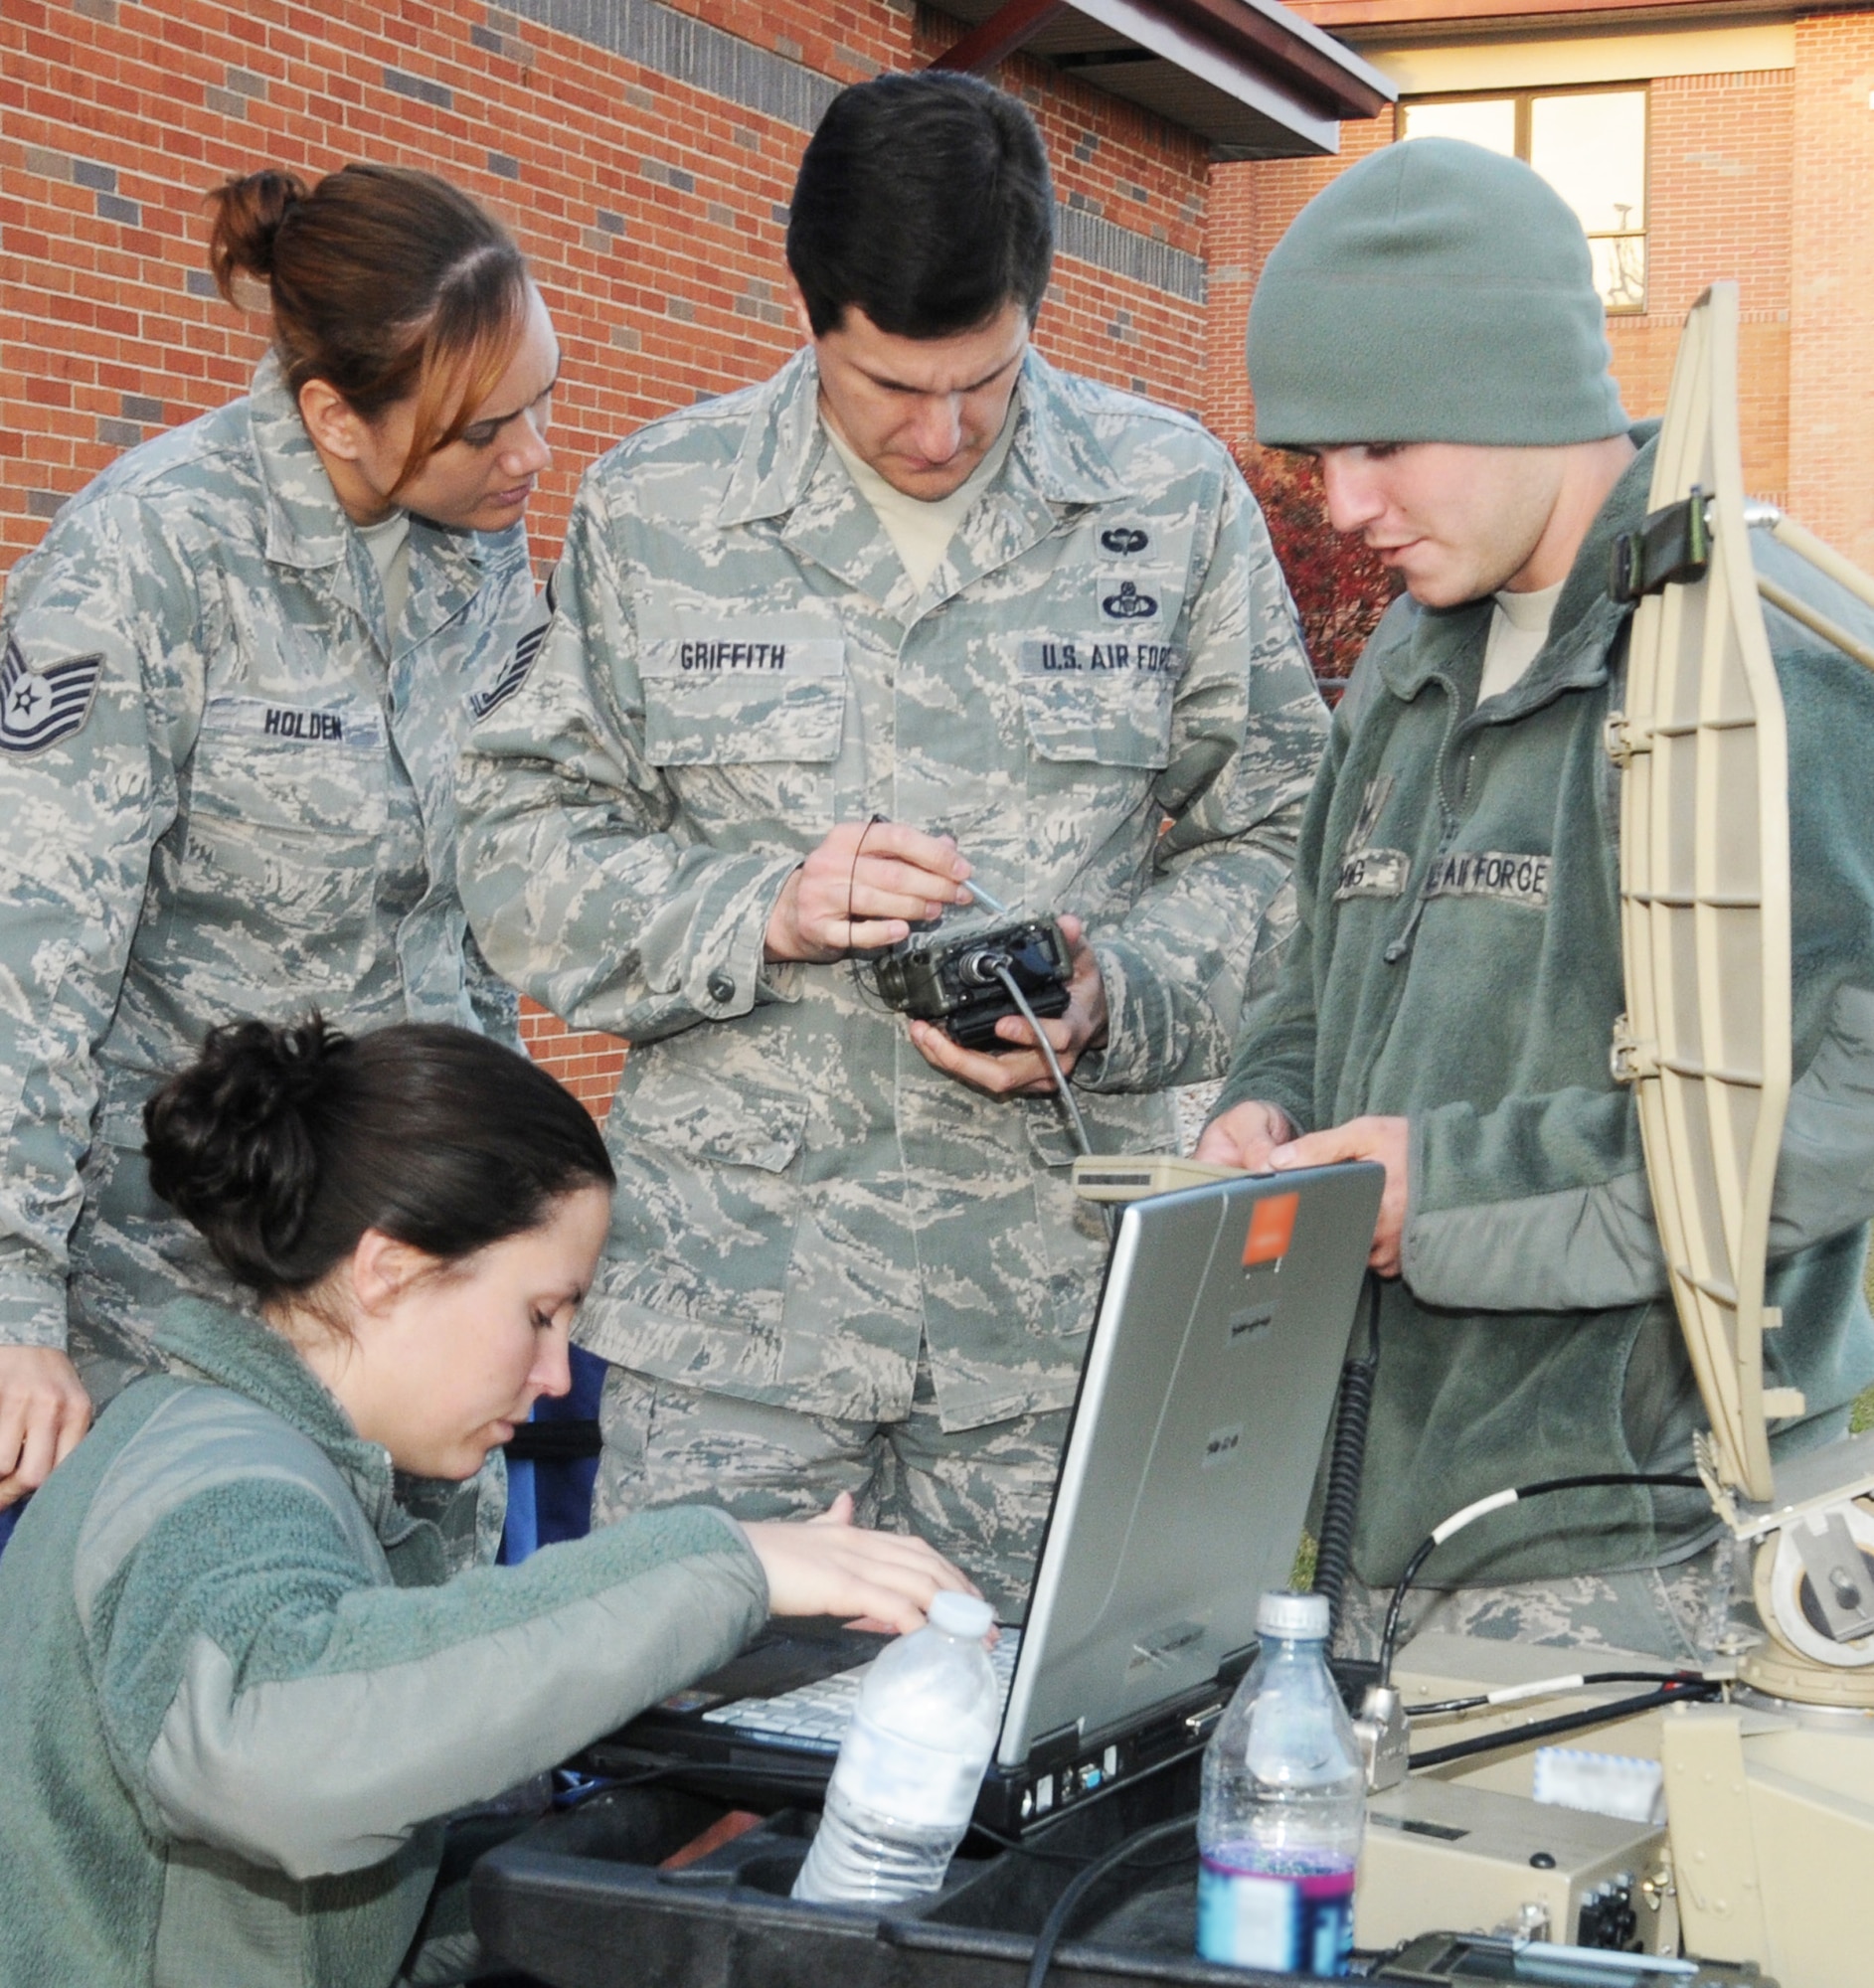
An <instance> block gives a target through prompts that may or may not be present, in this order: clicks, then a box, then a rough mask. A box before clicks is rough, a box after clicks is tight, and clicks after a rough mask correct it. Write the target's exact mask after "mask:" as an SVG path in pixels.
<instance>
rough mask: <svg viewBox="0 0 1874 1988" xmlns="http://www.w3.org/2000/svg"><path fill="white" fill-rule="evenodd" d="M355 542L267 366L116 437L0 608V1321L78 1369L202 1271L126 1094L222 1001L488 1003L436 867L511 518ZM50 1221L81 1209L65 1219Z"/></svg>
mask: <svg viewBox="0 0 1874 1988" xmlns="http://www.w3.org/2000/svg"><path fill="white" fill-rule="evenodd" d="M410 542H411V559H410V589H409V595H408V599H407V602H406V605H405V609H404V613H403V617H402V620H401V622H400V623H399V625H398V626H397V627H396V628H395V629H392V628H390V627H389V626H387V624H386V618H385V607H384V598H383V592H382V589H381V586H380V583H379V578H378V573H377V570H376V568H375V566H374V564H373V561H372V559H371V557H370V555H369V553H368V552H367V550H366V548H365V545H364V542H363V540H362V539H361V537H360V536H359V534H358V533H357V532H356V531H354V530H353V529H352V528H351V526H350V525H349V524H348V522H347V519H346V515H345V513H344V511H343V510H342V509H341V508H340V505H339V502H338V499H337V498H336V496H335V495H334V493H333V489H332V485H331V483H330V482H329V481H328V479H327V476H326V473H325V470H324V468H323V467H322V465H321V463H320V460H319V457H318V455H317V453H316V452H315V450H314V448H313V445H312V442H311V440H310V438H309V437H308V435H307V432H306V429H305V427H304V425H303V423H302V421H301V419H300V415H299V413H298V410H297V409H296V408H295V406H294V403H293V400H292V398H291V396H290V395H289V394H288V393H287V391H286V388H285V385H284V383H283V381H282V379H281V377H280V371H279V367H278V364H277V362H276V361H275V360H274V359H273V358H271V357H269V358H267V359H266V360H264V361H263V362H262V363H261V366H260V368H259V371H258V373H257V374H256V378H255V381H254V387H253V392H252V395H251V396H250V398H248V399H246V400H242V401H237V402H235V403H234V404H233V405H232V406H230V407H227V408H223V409H221V410H220V411H218V412H217V413H215V414H208V415H205V416H204V417H203V418H202V419H200V420H197V421H194V422H191V423H190V424H189V425H188V426H186V427H183V428H180V429H177V430H175V431H174V432H172V433H170V434H167V435H164V436H161V437H159V438H158V439H157V440H155V441H152V442H149V443H147V444H145V445H144V446H143V447H141V448H138V449H136V450H134V451H132V452H131V453H130V454H129V455H127V456H125V457H124V458H123V459H122V460H121V461H119V462H118V463H117V464H116V465H115V466H114V467H113V468H111V469H110V470H108V471H106V473H105V474H104V475H102V476H100V477H99V478H98V479H97V480H96V481H95V482H94V483H92V484H91V485H90V486H89V487H88V488H87V489H86V490H85V491H84V492H83V493H82V494H81V495H80V496H78V497H76V498H75V499H74V500H73V501H72V502H71V503H70V504H68V505H67V506H66V508H65V510H64V511H63V512H61V513H60V515H59V518H58V519H57V521H56V522H55V523H54V525H53V526H52V529H51V531H50V532H49V533H48V535H47V537H46V540H45V543H44V544H43V545H42V546H41V547H40V548H39V549H38V551H36V552H35V553H33V554H32V555H30V556H29V557H28V558H27V559H25V560H23V561H22V562H21V563H20V564H19V566H18V567H17V568H15V570H14V572H13V574H12V577H11V580H10V582H9V584H8V587H7V593H6V600H5V610H4V619H3V620H0V638H3V644H4V653H5V665H4V675H3V676H0V818H3V819H5V820H6V822H7V823H8V824H9V828H8V856H9V870H10V875H9V876H8V879H7V883H6V889H5V892H4V896H0V1345H6V1346H49V1347H62V1346H65V1345H66V1344H67V1343H68V1333H69V1334H70V1346H71V1351H72V1355H73V1358H74V1360H75V1362H76V1363H77V1364H78V1366H79V1368H80V1371H81V1373H82V1375H83V1377H84V1379H85V1384H86V1386H87V1388H88V1389H89V1391H90V1392H91V1394H92V1397H93V1399H94V1400H98V1401H102V1400H104V1399H107V1398H108V1397H109V1396H111V1395H113V1394H114V1393H115V1392H116V1391H117V1389H118V1388H120V1387H121V1386H122V1384H123V1382H124V1381H125V1380H127V1379H128V1378H130V1376H131V1374H132V1373H133V1372H135V1371H136V1370H137V1369H138V1368H139V1367H141V1366H144V1365H146V1364H148V1362H149V1359H150V1355H149V1349H148V1345H147V1341H146V1337H145V1335H146V1332H147V1329H148V1321H149V1320H150V1319H151V1318H152V1316H153V1314H154V1313H155V1311H156V1310H157V1309H159V1308H160V1306H161V1305H162V1304H163V1303H165V1302H167V1301H168V1300H169V1299H171V1298H173V1297H175V1296H177V1295H181V1294H189V1293H196V1294H204V1295H214V1296H217V1297H221V1298H223V1299H226V1298H227V1297H228V1295H229V1286H228V1284H227V1281H226V1279H225V1277H223V1275H222V1273H221V1272H220V1271H219V1270H218V1269H216V1267H215V1266H214V1265H213V1264H212V1262H211V1261H210V1259H209V1257H208V1255H207V1252H206V1250H205V1249H204V1248H203V1247H202V1245H201V1244H200V1243H199V1240H198V1239H196V1238H195V1237H194V1232H193V1231H191V1230H189V1229H188V1228H187V1227H186V1225H185V1224H183V1223H182V1222H181V1221H180V1220H178V1219H177V1218H176V1217H175V1216H174V1215H173V1213H171V1211H169V1210H168V1209H166V1208H164V1207H163V1206H162V1205H161V1204H160V1203H158V1202H156V1201H155V1200H154V1199H153V1197H152V1196H151V1194H150V1192H149V1187H148V1182H147V1177H146V1174H145V1169H144V1165H143V1161H142V1158H141V1150H142V1144H143V1128H142V1117H141V1113H142V1107H143V1101H144V1099H145V1098H146V1097H147V1096H148V1095H149V1093H150V1092H151V1091H152V1090H153V1089H154V1088H155V1087H156V1085H157V1084H158V1083H159V1082H160V1081H161V1080H162V1079H163V1078H164V1077H166V1076H168V1075H169V1074H170V1073H172V1072H173V1071H175V1070H176V1069H178V1068H179V1067H180V1066H181V1065H183V1064H184V1063H186V1062H187V1061H188V1060H189V1058H190V1057H191V1056H193V1055H194V1054H195V1052H196V1050H197V1049H198V1048H199V1046H200V1043H201V1039H202V1037H203V1035H204V1033H205V1032H206V1031H207V1029H208V1028H209V1027H211V1026H212V1025H213V1024H215V1023H218V1022H224V1021H227V1020H229V1019H231V1018H233V1017H236V1016H242V1015H257V1016H262V1017H267V1018H274V1019H283V1018H285V1017H288V1016H290V1015H294V1014H298V1013H301V1012H303V1011H304V1010H305V1009H307V1008H308V1007H311V1006H314V1005H316V1006H318V1007H319V1008H321V1009H322V1010H323V1011H324V1013H325V1014H326V1015H327V1017H328V1018H329V1019H330V1020H331V1021H332V1022H334V1023H335V1024H337V1025H339V1026H340V1027H342V1028H345V1029H347V1030H357V1029H364V1028H370V1027H373V1026H375V1025H379V1024H382V1023H385V1022H390V1021H397V1020H403V1019H406V1018H409V1019H422V1020H427V1021H447V1022H457V1023H462V1024H465V1025H467V1026H471V1027H474V1026H480V1027H483V1028H486V1029H490V1030H493V1031H496V1032H500V1033H505V1034H508V1035H510V1036H511V1035H512V1033H513V996H512V994H511V993H510V992H509V991H508V990H506V989H504V988H503V987H502V986H501V985H500V984H499V983H498V982H497V981H495V979H494V978H493V976H492V975H491V974H489V972H488V971H487V969H486V967H485V966H484V965H483V964H482V962H481V960H480V958H479V956H478V954H477V953H476V951H475V948H474V945H473V942H472V940H471V939H469V937H468V935H467V932H466V927H465V921H464V916H463V911H462V906H461V903H460V900H459V899H458V897H457V895H456V888H455V846H454V845H455V802H454V790H453V769H454V760H455V756H456V754H457V752H458V750H459V749H460V745H461V742H462V741H463V739H464V738H465V736H466V734H467V730H468V727H469V723H470V719H471V707H472V706H473V705H474V704H475V703H476V702H477V701H478V700H483V699H486V698H488V697H490V696H492V695H493V694H494V693H495V690H496V686H497V683H498V680H499V679H500V677H501V675H502V672H503V671H504V670H507V669H509V668H511V667H512V663H513V658H514V655H515V650H516V641H517V638H518V637H519V636H520V635H521V634H522V632H523V630H524V629H525V628H526V627H527V625H528V623H529V621H530V619H531V618H532V617H533V616H534V614H535V611H536V610H535V608H534V604H533V602H534V587H533V580H532V576H531V572H530V569H529V566H528V559H527V544H526V536H525V532H524V530H523V529H522V528H521V527H520V526H518V525H517V526H514V527H513V528H511V529H510V530H508V531H506V532H504V533H502V534H500V535H498V536H496V535H484V534H480V533H472V532H460V531H445V530H442V529H440V528H438V527H435V526H431V525H429V524H427V523H426V522H425V521H424V520H423V519H421V518H415V517H413V518H412V520H411V525H410ZM75 1225H76V1227H75Z"/></svg>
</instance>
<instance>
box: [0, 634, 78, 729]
mask: <svg viewBox="0 0 1874 1988" xmlns="http://www.w3.org/2000/svg"><path fill="white" fill-rule="evenodd" d="M103 669H104V659H103V657H102V656H101V655H98V656H70V657H68V658H67V659H66V660H65V661H64V662H58V663H48V664H47V665H46V666H45V667H44V668H43V669H34V668H33V667H32V666H31V665H30V664H28V662H27V660H26V658H25V657H24V656H23V655H22V654H21V653H20V645H19V644H18V643H17V642H14V641H9V642H8V643H7V651H6V661H5V663H4V665H0V751H6V752H17V753H20V754H21V755H22V756H24V755H25V754H27V753H30V752H43V751H44V750H45V749H46V747H47V746H48V745H57V744H58V743H59V741H60V740H61V739H70V738H71V737H72V735H73V733H75V732H77V731H79V730H80V729H81V728H82V727H83V726H84V724H85V720H86V719H87V718H88V717H89V716H90V715H91V700H92V698H93V697H95V696H96V694H97V679H98V678H99V677H100V676H101V675H102V674H103Z"/></svg>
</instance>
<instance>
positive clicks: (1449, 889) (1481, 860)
mask: <svg viewBox="0 0 1874 1988" xmlns="http://www.w3.org/2000/svg"><path fill="white" fill-rule="evenodd" d="M1549 865H1550V859H1549V858H1548V857H1547V856H1536V855H1529V854H1522V853H1518V852H1515V851H1510V852H1505V851H1503V850H1500V849H1471V850H1457V851H1453V852H1452V853H1451V854H1450V855H1448V856H1441V857H1440V858H1439V859H1438V861H1437V862H1436V863H1434V864H1433V865H1432V870H1431V874H1430V875H1429V876H1428V877H1427V878H1426V880H1425V895H1426V896H1427V897H1428V898H1501V899H1502V900H1503V901H1504V902H1505V903H1506V904H1511V905H1527V906H1529V907H1530V908H1531V909H1532V910H1534V911H1541V910H1543V909H1544V908H1545V907H1546V906H1547V904H1548V902H1549Z"/></svg>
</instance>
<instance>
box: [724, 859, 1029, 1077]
mask: <svg viewBox="0 0 1874 1988" xmlns="http://www.w3.org/2000/svg"><path fill="white" fill-rule="evenodd" d="M968 875H969V865H968V864H967V863H965V862H964V861H963V859H962V858H961V857H960V856H958V855H957V853H956V844H955V842H954V840H953V839H952V838H951V837H949V836H947V835H926V834H924V833H923V832H922V831H921V830H919V829H915V828H907V827H905V825H904V824H903V823H902V822H896V821H846V822H841V823H840V825H839V826H838V827H837V828H836V829H834V831H833V832H832V834H831V835H829V836H828V837H827V838H826V840H825V841H824V842H822V843H821V844H820V846H819V847H818V848H817V849H815V850H814V851H813V853H812V854H811V855H810V856H809V857H808V858H807V860H806V861H805V862H804V863H803V864H801V866H800V868H799V869H798V870H796V871H795V872H794V873H793V875H792V876H790V877H789V878H788V879H787V882H786V884H785V886H784V887H783V888H782V890H781V894H780V897H779V898H778V899H777V900H776V901H775V905H774V909H773V911H771V912H770V913H769V914H768V920H767V939H766V942H765V943H764V945H763V948H762V949H763V953H764V956H765V957H767V958H768V959H802V960H809V961H812V962H813V963H814V964H816V965H824V964H825V962H826V961H827V960H829V959H842V958H844V957H845V955H846V954H847V953H849V952H870V951H873V950H875V949H876V948H878V947H880V946H886V945H896V944H897V943H898V941H899V940H900V939H902V938H904V937H905V936H906V935H907V934H908V933H909V932H910V930H911V927H912V925H913V923H914V922H916V923H923V922H925V921H926V920H927V919H930V918H937V917H941V916H942V915H943V913H944V912H945V911H948V910H949V908H950V907H951V906H952V905H966V904H968V903H969V893H968V892H967V891H966V890H965V889H964V888H963V880H964V879H965V878H966V877H967V876H968ZM1021 1040H1023V1041H1027V1040H1028V1037H1027V1035H1026V1033H1025V1032H1024V1034H1023V1036H1022V1038H1021ZM982 1061H984V1062H988V1061H990V1059H988V1058H983V1059H982ZM1037 1061H1039V1059H1038V1058H1037Z"/></svg>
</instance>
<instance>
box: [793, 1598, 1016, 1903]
mask: <svg viewBox="0 0 1874 1988" xmlns="http://www.w3.org/2000/svg"><path fill="white" fill-rule="evenodd" d="M994 1620H995V1611H994V1610H993V1609H992V1608H991V1607H990V1606H989V1604H988V1602H986V1601H981V1600H978V1599H977V1598H976V1597H975V1596H974V1595H973V1594H953V1593H951V1592H950V1591H949V1590H947V1589H945V1590H944V1591H943V1592H941V1593H939V1594H938V1595H937V1599H936V1600H935V1601H933V1602H932V1604H931V1609H930V1614H929V1617H928V1620H927V1622H926V1626H925V1627H924V1628H922V1629H920V1630H918V1631H917V1632H916V1634H914V1635H910V1636H900V1637H899V1639H898V1640H897V1642H895V1643H892V1644H891V1645H889V1646H888V1647H887V1648H886V1649H884V1650H882V1651H881V1652H880V1653H879V1655H878V1656H877V1658H875V1659H874V1661H873V1664H872V1668H871V1669H870V1670H869V1671H868V1672H867V1673H866V1678H865V1683H864V1684H863V1685H862V1686H861V1687H860V1690H859V1704H858V1709H857V1710H856V1711H855V1713H854V1714H853V1721H852V1724H851V1725H850V1726H849V1727H848V1728H847V1729H846V1738H845V1740H844V1741H843V1743H842V1744H841V1746H840V1749H839V1761H838V1764H837V1765H836V1766H835V1767H834V1769H833V1778H832V1781H831V1783H830V1785H829V1786H828V1788H827V1790H826V1810H825V1813H824V1814H823V1815H822V1816H821V1818H820V1827H819V1831H818V1833H817V1834H816V1835H815V1836H814V1839H813V1843H812V1847H811V1848H810V1849H809V1850H808V1852H807V1861H806V1862H805V1863H804V1864H803V1865H802V1866H801V1867H800V1875H799V1877H798V1878H796V1879H795V1880H794V1889H793V1895H794V1897H795V1898H796V1899H811V1900H814V1901H815V1902H817V1903H819V1904H822V1905H895V1904H897V1903H898V1902H899V1901H900V1900H902V1899H915V1898H918V1897H921V1896H922V1895H923V1894H925V1893H927V1892H935V1891H936V1890H937V1887H938V1886H939V1885H941V1884H942V1882H943V1874H944V1872H946V1871H947V1870H948V1869H949V1868H950V1857H951V1854H952V1853H953V1852H954V1851H955V1849H956V1846H957V1844H958V1843H960V1842H961V1841H962V1836H963V1831H964V1830H965V1829H967V1828H968V1827H969V1817H970V1814H971V1811H972V1810H973V1809H974V1808H975V1806H976V1792H977V1790H978V1789H979V1788H980V1787H981V1785H982V1774H983V1769H984V1768H985V1767H987V1766H988V1764H989V1755H990V1753H991V1752H992V1751H993V1750H994V1747H995V1736H996V1732H997V1729H998V1728H999V1727H1000V1725H1001V1723H1002V1693H1001V1689H1000V1687H999V1686H998V1685H997V1683H996V1678H995V1672H994V1670H993V1669H992V1668H991V1666H990V1663H989V1655H988V1652H987V1651H986V1650H985V1649H984V1648H983V1646H982V1639H983V1637H984V1636H986V1635H987V1634H988V1633H989V1626H990V1624H991V1623H992V1622H993V1621H994Z"/></svg>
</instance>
